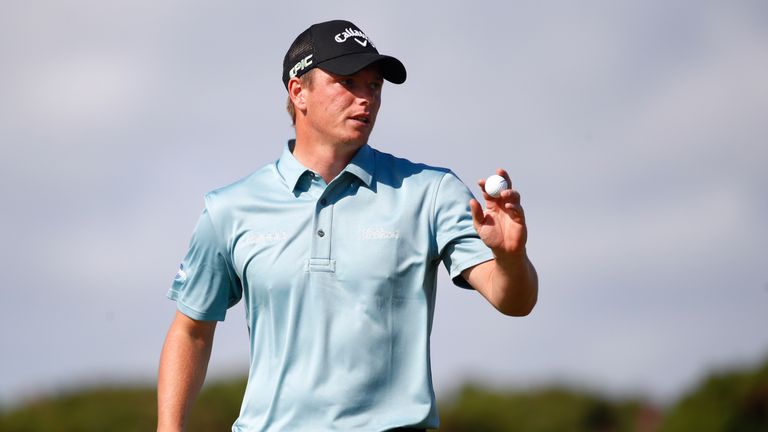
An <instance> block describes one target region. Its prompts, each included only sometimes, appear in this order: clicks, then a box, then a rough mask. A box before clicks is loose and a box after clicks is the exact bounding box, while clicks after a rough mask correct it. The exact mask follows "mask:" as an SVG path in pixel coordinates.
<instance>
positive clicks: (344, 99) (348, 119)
mask: <svg viewBox="0 0 768 432" xmlns="http://www.w3.org/2000/svg"><path fill="white" fill-rule="evenodd" d="M313 73H314V76H313V77H312V85H311V86H309V87H308V88H303V89H302V92H303V96H304V108H305V111H304V113H305V116H304V119H303V120H304V121H302V122H301V123H302V125H301V126H299V124H298V123H297V128H298V127H303V128H305V129H304V131H303V132H306V133H308V134H309V135H308V136H309V137H311V138H312V139H318V140H321V141H322V142H329V143H332V144H337V145H352V146H355V147H360V146H362V145H364V144H365V143H367V142H368V136H369V135H370V134H371V131H372V130H373V125H374V123H375V122H376V115H377V114H378V112H379V107H380V106H381V87H382V84H383V82H384V81H383V78H382V76H381V73H380V72H379V70H378V68H377V67H375V66H370V67H367V68H365V69H363V70H361V71H359V72H357V73H356V74H354V75H336V74H332V73H330V72H326V71H324V70H322V69H319V68H318V69H316V70H315V71H314V72H313ZM297 133H298V129H297Z"/></svg>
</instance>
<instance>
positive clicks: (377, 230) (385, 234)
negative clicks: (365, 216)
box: [361, 227, 400, 240]
mask: <svg viewBox="0 0 768 432" xmlns="http://www.w3.org/2000/svg"><path fill="white" fill-rule="evenodd" d="M361 238H362V239H363V240H387V239H399V238H400V231H397V230H386V229H384V228H382V227H367V228H363V231H362V235H361Z"/></svg>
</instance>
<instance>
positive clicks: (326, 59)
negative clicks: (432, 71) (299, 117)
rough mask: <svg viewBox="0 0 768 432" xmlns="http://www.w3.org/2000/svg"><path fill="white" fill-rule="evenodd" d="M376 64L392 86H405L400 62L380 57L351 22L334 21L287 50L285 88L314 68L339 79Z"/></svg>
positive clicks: (320, 25)
mask: <svg viewBox="0 0 768 432" xmlns="http://www.w3.org/2000/svg"><path fill="white" fill-rule="evenodd" d="M373 63H378V65H379V67H380V68H381V73H382V75H383V76H384V79H386V80H387V81H389V82H392V83H394V84H402V83H404V82H405V66H403V64H402V63H401V62H400V60H398V59H396V58H394V57H390V56H386V55H381V54H379V51H378V50H376V47H375V46H374V45H373V42H371V40H370V39H369V38H368V36H366V35H365V33H363V32H362V30H360V28H359V27H357V26H356V25H354V24H352V23H351V22H349V21H342V20H335V21H326V22H322V23H318V24H313V25H312V26H310V27H309V28H308V29H306V30H304V31H303V32H302V33H301V34H300V35H299V36H298V37H297V38H296V40H295V41H293V43H292V44H291V47H290V48H288V52H287V53H286V54H285V58H284V59H283V84H284V85H285V87H286V88H288V81H289V80H290V79H291V78H292V77H295V76H296V77H300V76H302V75H304V74H305V73H307V72H308V71H309V70H311V69H312V68H315V67H319V68H320V69H323V70H325V71H328V72H331V73H334V74H337V75H352V74H354V73H356V72H357V71H359V70H361V69H363V68H365V67H366V66H368V65H371V64H373Z"/></svg>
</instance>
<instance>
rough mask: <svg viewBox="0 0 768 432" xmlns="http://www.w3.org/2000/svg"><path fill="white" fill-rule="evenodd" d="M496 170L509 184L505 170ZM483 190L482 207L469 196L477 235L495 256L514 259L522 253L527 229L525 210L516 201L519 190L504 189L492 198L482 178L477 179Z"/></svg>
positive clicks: (521, 255)
mask: <svg viewBox="0 0 768 432" xmlns="http://www.w3.org/2000/svg"><path fill="white" fill-rule="evenodd" d="M496 173H497V174H498V175H500V176H502V177H504V178H505V179H506V180H507V184H509V185H512V182H511V181H510V179H509V174H507V172H506V171H505V170H503V169H497V170H496ZM477 183H478V185H480V189H481V190H482V191H483V198H484V200H485V208H486V209H485V211H483V208H482V206H481V205H480V203H479V202H477V200H474V199H472V200H470V202H469V207H470V209H471V211H472V222H473V224H474V226H475V230H477V233H478V234H479V235H480V239H482V240H483V242H484V243H485V244H486V246H488V247H489V248H491V250H492V251H493V253H494V255H495V256H496V259H497V260H502V261H506V260H514V259H521V258H523V257H525V243H526V241H527V238H528V229H527V228H526V225H525V213H524V212H523V207H522V206H521V205H520V193H518V192H517V191H516V190H514V189H506V190H504V191H502V192H501V195H500V196H499V197H497V198H494V197H492V196H490V195H488V194H487V193H486V192H485V180H480V181H478V182H477Z"/></svg>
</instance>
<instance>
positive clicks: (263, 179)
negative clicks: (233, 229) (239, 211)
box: [205, 163, 280, 216]
mask: <svg viewBox="0 0 768 432" xmlns="http://www.w3.org/2000/svg"><path fill="white" fill-rule="evenodd" d="M279 181H280V177H279V176H278V175H277V170H276V168H275V163H270V164H267V165H264V166H262V167H261V168H259V169H257V170H256V171H254V172H253V173H251V174H249V175H247V176H245V177H243V178H241V179H239V180H237V181H235V182H233V183H230V184H228V185H226V186H222V187H219V188H216V189H213V190H211V191H210V192H208V193H206V194H205V208H206V209H207V210H208V212H209V213H210V214H211V215H212V216H216V215H220V214H222V213H223V212H226V211H227V210H231V209H232V208H234V207H236V206H242V205H244V204H246V205H247V203H250V202H253V201H258V200H259V196H258V195H259V193H263V192H265V191H267V190H268V189H270V188H274V187H275V186H276V183H277V182H279Z"/></svg>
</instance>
